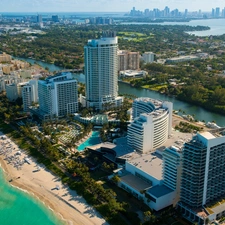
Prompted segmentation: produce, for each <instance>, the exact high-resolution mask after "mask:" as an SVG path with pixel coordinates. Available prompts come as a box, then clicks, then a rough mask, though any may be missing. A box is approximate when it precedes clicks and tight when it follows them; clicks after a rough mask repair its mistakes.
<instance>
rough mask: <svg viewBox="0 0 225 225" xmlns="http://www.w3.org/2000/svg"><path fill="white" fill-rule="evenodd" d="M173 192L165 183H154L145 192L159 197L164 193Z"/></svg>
mask: <svg viewBox="0 0 225 225" xmlns="http://www.w3.org/2000/svg"><path fill="white" fill-rule="evenodd" d="M171 192H173V190H172V189H170V188H168V187H166V186H165V185H156V186H154V187H152V188H150V189H148V191H147V193H148V194H151V195H153V196H155V197H156V198H160V197H162V196H164V195H167V194H169V193H171Z"/></svg>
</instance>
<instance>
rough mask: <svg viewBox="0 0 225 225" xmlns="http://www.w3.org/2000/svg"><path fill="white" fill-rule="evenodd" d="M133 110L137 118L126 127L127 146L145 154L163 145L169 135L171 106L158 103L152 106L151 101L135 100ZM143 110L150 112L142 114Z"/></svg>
mask: <svg viewBox="0 0 225 225" xmlns="http://www.w3.org/2000/svg"><path fill="white" fill-rule="evenodd" d="M138 100H139V101H138ZM146 100H147V99H146ZM156 103H157V104H156ZM156 107H157V108H156ZM133 109H135V112H134V113H133V115H139V116H138V117H136V118H135V119H134V121H133V122H132V123H131V124H130V125H129V126H128V139H127V140H128V145H129V146H131V147H133V148H134V150H136V151H139V152H142V153H146V152H149V151H152V150H154V149H156V148H158V147H160V146H161V145H162V144H164V143H165V142H166V141H167V139H168V136H169V135H171V130H172V111H173V104H172V103H171V102H160V101H156V102H155V104H153V102H152V101H146V102H145V101H143V99H142V101H141V100H140V99H137V100H136V102H135V103H134V107H133ZM145 110H146V111H147V110H149V111H151V112H150V113H142V112H143V111H145Z"/></svg>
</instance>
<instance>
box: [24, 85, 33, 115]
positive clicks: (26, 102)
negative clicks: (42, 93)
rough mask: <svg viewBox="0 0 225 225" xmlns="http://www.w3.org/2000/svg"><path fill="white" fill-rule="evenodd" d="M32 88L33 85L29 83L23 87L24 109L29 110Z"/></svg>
mask: <svg viewBox="0 0 225 225" xmlns="http://www.w3.org/2000/svg"><path fill="white" fill-rule="evenodd" d="M31 94H32V88H31V85H29V84H27V85H25V86H24V87H23V89H22V99H23V111H24V112H29V107H30V106H31V104H32V99H31Z"/></svg>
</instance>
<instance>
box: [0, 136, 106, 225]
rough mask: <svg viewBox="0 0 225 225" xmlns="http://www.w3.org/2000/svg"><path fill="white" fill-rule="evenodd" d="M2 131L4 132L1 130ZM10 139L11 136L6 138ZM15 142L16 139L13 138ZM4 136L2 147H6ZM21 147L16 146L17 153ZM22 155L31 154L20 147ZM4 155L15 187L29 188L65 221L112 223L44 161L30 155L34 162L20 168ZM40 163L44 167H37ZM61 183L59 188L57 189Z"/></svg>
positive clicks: (0, 157) (6, 174)
mask: <svg viewBox="0 0 225 225" xmlns="http://www.w3.org/2000/svg"><path fill="white" fill-rule="evenodd" d="M0 135H1V134H0ZM6 140H10V139H8V138H7V139H6ZM10 143H12V144H13V145H14V146H16V144H15V143H13V142H12V141H11V142H10ZM2 144H3V142H2V140H1V141H0V147H2ZM16 151H18V149H16V150H13V152H12V154H14V153H15V152H16ZM20 151H21V154H22V157H23V156H24V157H27V154H26V153H25V152H24V151H23V150H20ZM4 158H5V157H4V155H3V154H1V155H0V167H1V168H2V171H3V174H4V179H5V180H6V182H8V181H9V180H10V179H12V181H11V182H10V183H9V184H10V185H11V186H13V187H14V188H17V189H19V190H21V191H23V192H26V193H27V194H28V195H29V196H30V197H33V198H34V199H35V200H37V201H39V202H42V204H43V205H44V207H46V208H48V209H49V210H51V211H52V213H53V214H54V216H55V217H56V218H58V219H59V220H60V221H62V224H63V223H64V224H69V225H89V224H90V225H100V224H104V225H107V224H108V223H107V222H106V221H105V220H104V219H103V218H102V217H101V215H100V214H99V213H98V212H97V211H96V210H95V209H94V208H93V207H91V206H89V205H88V204H87V203H86V202H85V200H84V199H83V197H81V196H78V195H77V193H76V192H75V191H73V190H71V189H69V187H67V186H66V185H64V184H62V183H61V180H60V178H58V177H57V176H55V175H53V174H52V173H51V172H50V171H48V170H47V169H45V167H44V166H42V165H37V163H36V161H35V159H33V158H29V161H30V164H28V163H24V164H23V165H22V168H21V169H20V170H18V169H16V168H15V167H14V166H13V165H12V164H7V162H6V160H4ZM37 166H40V168H41V169H40V170H39V171H36V170H37ZM57 187H59V189H57Z"/></svg>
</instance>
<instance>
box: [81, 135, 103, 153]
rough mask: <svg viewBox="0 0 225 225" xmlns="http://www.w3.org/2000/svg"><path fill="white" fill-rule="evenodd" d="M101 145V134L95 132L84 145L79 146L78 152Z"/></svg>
mask: <svg viewBox="0 0 225 225" xmlns="http://www.w3.org/2000/svg"><path fill="white" fill-rule="evenodd" d="M99 143H101V140H100V137H99V132H98V131H93V132H92V135H91V137H90V138H88V139H87V140H86V141H85V142H84V143H82V144H81V145H79V146H78V148H77V150H78V151H83V150H84V149H85V148H86V147H87V146H92V145H97V144H99Z"/></svg>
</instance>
